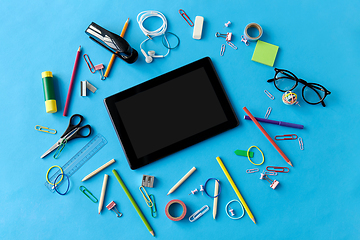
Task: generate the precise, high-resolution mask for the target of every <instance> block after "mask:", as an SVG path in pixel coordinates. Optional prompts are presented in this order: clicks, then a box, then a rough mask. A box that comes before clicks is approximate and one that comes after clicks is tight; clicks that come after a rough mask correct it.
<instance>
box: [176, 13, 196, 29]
mask: <svg viewBox="0 0 360 240" xmlns="http://www.w3.org/2000/svg"><path fill="white" fill-rule="evenodd" d="M179 13H180V15H181V16H182V17H183V18H184V19H185V21H186V22H187V23H188V24H189V26H190V27H193V26H194V23H193V22H192V21H191V19H190V18H189V16H188V15H187V14H186V13H185V11H184V10H182V9H180V10H179Z"/></svg>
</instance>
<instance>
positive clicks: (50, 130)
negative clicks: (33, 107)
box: [35, 125, 57, 134]
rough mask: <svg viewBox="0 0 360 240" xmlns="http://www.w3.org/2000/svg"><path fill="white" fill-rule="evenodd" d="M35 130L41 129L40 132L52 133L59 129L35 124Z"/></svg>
mask: <svg viewBox="0 0 360 240" xmlns="http://www.w3.org/2000/svg"><path fill="white" fill-rule="evenodd" d="M44 129H45V130H44ZM35 130H36V131H39V132H45V133H50V134H55V133H57V131H56V130H55V129H51V128H48V127H43V126H40V125H35Z"/></svg>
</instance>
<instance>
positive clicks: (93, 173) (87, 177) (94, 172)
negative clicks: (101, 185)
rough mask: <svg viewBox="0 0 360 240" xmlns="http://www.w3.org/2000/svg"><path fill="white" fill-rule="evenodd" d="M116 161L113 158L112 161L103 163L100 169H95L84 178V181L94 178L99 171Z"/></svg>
mask: <svg viewBox="0 0 360 240" xmlns="http://www.w3.org/2000/svg"><path fill="white" fill-rule="evenodd" d="M114 162H115V160H114V159H111V160H110V161H108V162H107V163H105V164H104V165H102V166H101V167H99V168H98V169H96V170H95V171H93V172H92V173H90V174H88V175H87V176H86V177H84V178H83V180H81V181H82V182H83V181H86V180H88V179H90V178H92V177H93V176H95V175H96V174H98V173H99V172H101V171H102V170H104V169H105V168H107V167H108V166H110V165H111V164H113V163H114Z"/></svg>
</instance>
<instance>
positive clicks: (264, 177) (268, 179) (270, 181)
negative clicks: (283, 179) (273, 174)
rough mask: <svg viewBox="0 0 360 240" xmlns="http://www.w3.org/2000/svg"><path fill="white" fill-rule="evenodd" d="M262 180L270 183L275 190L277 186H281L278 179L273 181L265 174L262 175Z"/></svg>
mask: <svg viewBox="0 0 360 240" xmlns="http://www.w3.org/2000/svg"><path fill="white" fill-rule="evenodd" d="M260 179H265V180H266V181H268V182H269V183H270V187H271V188H272V189H275V188H276V187H277V185H279V181H276V179H275V180H271V179H270V178H269V177H268V176H267V175H266V174H265V173H260Z"/></svg>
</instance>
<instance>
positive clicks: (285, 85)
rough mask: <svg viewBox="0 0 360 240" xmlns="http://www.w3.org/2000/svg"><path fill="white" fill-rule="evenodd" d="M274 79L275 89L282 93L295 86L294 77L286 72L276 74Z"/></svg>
mask: <svg viewBox="0 0 360 240" xmlns="http://www.w3.org/2000/svg"><path fill="white" fill-rule="evenodd" d="M275 79H277V80H275V85H276V87H277V88H278V89H280V90H282V91H284V92H286V91H289V90H291V89H292V88H293V87H294V86H295V84H296V80H295V79H296V77H295V76H294V75H293V74H291V73H288V72H284V73H282V72H277V73H276V75H275Z"/></svg>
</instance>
